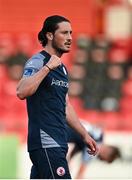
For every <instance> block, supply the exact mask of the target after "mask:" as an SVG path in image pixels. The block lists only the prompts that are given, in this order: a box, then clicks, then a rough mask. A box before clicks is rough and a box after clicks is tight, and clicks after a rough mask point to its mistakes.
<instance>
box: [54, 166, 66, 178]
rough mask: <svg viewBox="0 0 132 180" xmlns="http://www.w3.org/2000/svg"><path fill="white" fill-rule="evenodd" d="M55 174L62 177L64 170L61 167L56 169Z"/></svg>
mask: <svg viewBox="0 0 132 180" xmlns="http://www.w3.org/2000/svg"><path fill="white" fill-rule="evenodd" d="M56 173H57V174H58V176H63V175H64V174H65V169H64V168H63V167H58V168H57V170H56Z"/></svg>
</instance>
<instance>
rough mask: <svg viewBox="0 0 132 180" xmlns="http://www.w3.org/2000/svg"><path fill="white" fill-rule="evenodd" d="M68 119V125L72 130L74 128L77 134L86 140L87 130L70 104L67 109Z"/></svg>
mask: <svg viewBox="0 0 132 180" xmlns="http://www.w3.org/2000/svg"><path fill="white" fill-rule="evenodd" d="M66 117H67V123H68V125H69V126H70V127H71V128H73V129H74V130H75V131H76V132H78V133H79V134H80V135H81V136H82V137H83V138H84V139H85V136H87V135H88V133H87V131H86V130H85V128H84V127H83V126H82V124H81V123H80V121H79V119H78V117H77V114H76V112H75V111H74V108H73V107H72V105H71V104H70V103H68V105H67V107H66Z"/></svg>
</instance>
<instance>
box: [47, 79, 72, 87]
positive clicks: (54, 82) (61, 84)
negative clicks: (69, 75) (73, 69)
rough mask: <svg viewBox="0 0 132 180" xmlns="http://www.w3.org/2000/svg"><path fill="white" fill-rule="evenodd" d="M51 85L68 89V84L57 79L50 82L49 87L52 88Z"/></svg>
mask: <svg viewBox="0 0 132 180" xmlns="http://www.w3.org/2000/svg"><path fill="white" fill-rule="evenodd" d="M53 85H56V86H62V87H66V88H68V87H69V84H68V82H65V81H62V80H58V79H54V78H53V79H52V82H51V86H53Z"/></svg>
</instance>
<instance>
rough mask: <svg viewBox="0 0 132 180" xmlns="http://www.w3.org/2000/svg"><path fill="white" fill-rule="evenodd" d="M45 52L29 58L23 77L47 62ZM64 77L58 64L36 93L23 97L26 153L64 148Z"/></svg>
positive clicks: (63, 68)
mask: <svg viewBox="0 0 132 180" xmlns="http://www.w3.org/2000/svg"><path fill="white" fill-rule="evenodd" d="M50 57H51V56H50V54H48V53H47V52H46V51H41V52H40V53H37V54H35V55H34V56H32V57H31V58H30V59H29V60H28V61H27V63H26V65H25V67H24V73H23V77H29V76H33V75H34V74H35V73H37V72H38V71H39V70H40V69H41V68H42V67H43V66H44V65H45V64H46V63H47V62H48V61H49V59H50ZM67 92H68V74H67V70H66V67H65V66H64V65H63V64H61V65H60V66H58V67H57V68H56V69H54V70H52V71H50V72H49V73H48V75H47V76H46V77H45V78H44V79H43V81H42V82H41V84H40V85H39V87H38V89H37V91H36V92H35V93H34V94H33V95H31V96H29V97H27V98H26V101H27V111H28V119H29V120H28V151H31V150H34V149H37V148H52V147H67V133H66V114H65V108H66V94H67Z"/></svg>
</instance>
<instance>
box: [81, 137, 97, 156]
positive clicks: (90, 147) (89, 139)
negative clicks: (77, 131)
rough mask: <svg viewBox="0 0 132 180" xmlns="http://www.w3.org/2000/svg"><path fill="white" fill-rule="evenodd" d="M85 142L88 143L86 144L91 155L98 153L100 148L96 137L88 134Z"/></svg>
mask: <svg viewBox="0 0 132 180" xmlns="http://www.w3.org/2000/svg"><path fill="white" fill-rule="evenodd" d="M84 142H85V143H86V145H87V147H88V150H87V151H88V153H89V154H90V155H93V156H95V155H96V154H97V153H98V151H99V148H98V146H97V144H96V142H95V141H94V139H93V138H92V137H91V136H89V135H88V134H87V136H86V137H85V139H84Z"/></svg>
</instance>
